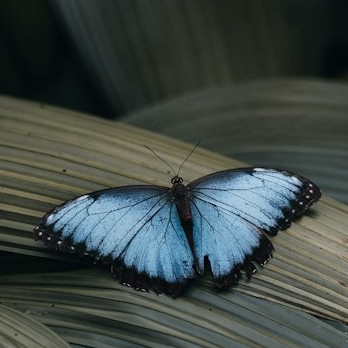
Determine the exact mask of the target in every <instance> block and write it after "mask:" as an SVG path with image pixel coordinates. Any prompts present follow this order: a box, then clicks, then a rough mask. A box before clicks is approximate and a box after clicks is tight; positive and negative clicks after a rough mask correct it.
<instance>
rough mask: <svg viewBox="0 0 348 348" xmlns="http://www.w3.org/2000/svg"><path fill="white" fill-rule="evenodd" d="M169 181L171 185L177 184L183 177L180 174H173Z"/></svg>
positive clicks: (181, 181)
mask: <svg viewBox="0 0 348 348" xmlns="http://www.w3.org/2000/svg"><path fill="white" fill-rule="evenodd" d="M171 183H172V185H173V186H175V185H178V184H182V183H183V179H182V178H181V177H180V176H178V175H175V176H174V178H172V180H171Z"/></svg>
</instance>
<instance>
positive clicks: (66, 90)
mask: <svg viewBox="0 0 348 348" xmlns="http://www.w3.org/2000/svg"><path fill="white" fill-rule="evenodd" d="M53 3H54V1H44V0H31V1H18V0H16V1H11V0H2V1H1V5H0V6H1V7H0V47H1V51H0V93H3V94H6V95H11V96H16V97H20V98H25V99H30V100H35V101H40V102H44V103H51V104H55V105H59V106H64V107H68V108H73V109H77V110H81V111H85V112H90V113H93V114H97V115H100V116H104V117H117V115H118V114H120V113H122V112H124V110H122V108H119V109H118V108H117V107H115V104H112V103H110V99H109V98H107V97H106V96H105V94H104V92H103V91H102V90H101V89H100V88H98V82H97V81H96V80H95V79H94V78H93V76H92V74H91V69H92V68H91V67H90V66H88V63H87V61H86V60H85V59H81V51H79V50H77V49H76V44H75V43H76V40H73V39H72V38H71V35H70V29H69V28H68V27H67V26H66V25H65V22H64V20H63V19H62V16H61V14H59V13H58V12H59V11H57V7H56V6H54V4H53ZM115 3H117V1H116V2H115ZM273 3H274V5H276V4H279V2H278V1H276V2H273ZM280 3H283V2H280ZM294 3H296V6H298V7H301V6H302V5H301V3H303V1H301V2H297V1H295V2H294ZM317 3H318V4H319V3H321V1H318V2H317ZM133 4H136V3H134V2H133ZM250 4H251V5H253V6H254V5H255V2H252V1H250ZM52 5H53V6H52ZM272 6H273V4H272V3H270V2H268V9H267V11H269V8H272ZM326 6H328V8H329V11H327V12H326V16H327V21H325V23H324V24H325V26H326V28H325V30H326V32H327V33H328V35H327V38H326V39H325V46H324V50H323V51H321V52H319V53H318V54H319V55H320V56H319V57H318V60H319V62H320V65H319V69H317V70H316V71H314V72H313V71H310V70H309V69H307V70H308V71H306V70H302V71H301V70H299V71H298V72H294V76H296V77H299V75H300V77H301V76H305V77H311V78H312V77H313V78H320V79H330V80H335V81H344V80H345V79H346V77H347V71H348V69H347V62H348V38H347V36H348V21H347V14H348V2H347V1H344V0H342V1H340V0H336V1H330V2H326ZM295 10H296V7H295ZM307 11H309V14H308V21H309V22H310V21H312V20H315V16H316V8H315V6H313V11H312V12H311V10H310V9H308V10H307ZM115 20H116V19H115ZM247 25H248V26H249V27H250V23H247ZM316 25H320V23H317V24H316ZM279 30H281V28H280V29H279ZM179 39H180V38H179ZM313 39H315V37H313ZM308 53H310V52H303V54H302V59H303V60H305V59H306V58H307V57H308V58H309V59H310V58H311V55H310V54H308ZM309 65H310V62H309ZM288 75H291V72H290V74H288Z"/></svg>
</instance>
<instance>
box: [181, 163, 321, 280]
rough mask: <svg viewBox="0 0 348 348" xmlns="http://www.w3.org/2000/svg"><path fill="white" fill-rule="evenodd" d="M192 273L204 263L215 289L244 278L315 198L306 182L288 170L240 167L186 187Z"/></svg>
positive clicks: (314, 188) (313, 189) (317, 194)
mask: <svg viewBox="0 0 348 348" xmlns="http://www.w3.org/2000/svg"><path fill="white" fill-rule="evenodd" d="M187 187H188V189H189V190H190V192H191V214H192V221H193V241H194V253H195V257H196V260H197V261H196V263H197V264H196V268H197V271H198V272H200V273H202V272H203V270H204V259H205V258H208V260H209V262H210V267H211V270H212V273H213V276H214V278H215V281H216V284H217V285H218V286H219V287H228V286H230V285H231V284H234V283H237V282H238V280H239V279H240V277H241V273H240V270H241V269H243V270H244V271H245V272H246V274H247V276H248V278H250V277H251V275H252V274H253V273H254V272H255V271H256V268H255V266H254V264H253V263H252V262H251V261H256V262H257V263H259V264H260V265H263V264H264V263H266V262H267V261H268V260H269V258H270V257H271V255H272V251H273V246H272V243H271V242H270V241H269V239H268V238H267V237H266V236H265V233H268V234H270V235H276V234H277V232H278V230H283V229H286V228H288V227H289V226H290V223H291V221H292V220H293V219H294V218H295V217H296V216H299V215H301V214H302V213H303V212H304V211H305V210H306V209H307V208H308V207H309V206H310V205H311V204H312V203H314V202H316V201H317V200H318V199H319V198H320V190H319V188H318V187H317V186H316V185H314V184H313V183H312V182H310V181H309V180H307V179H305V178H303V177H300V176H298V175H295V174H291V173H289V172H285V171H280V170H274V169H265V168H245V169H236V170H227V171H222V172H217V173H213V174H211V175H207V176H205V177H203V178H200V179H198V180H196V181H194V182H192V183H190V184H189V185H187Z"/></svg>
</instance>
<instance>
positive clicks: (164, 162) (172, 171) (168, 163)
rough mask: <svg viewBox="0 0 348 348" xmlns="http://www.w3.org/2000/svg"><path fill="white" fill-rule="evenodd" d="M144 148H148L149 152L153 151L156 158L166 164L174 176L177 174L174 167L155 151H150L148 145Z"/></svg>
mask: <svg viewBox="0 0 348 348" xmlns="http://www.w3.org/2000/svg"><path fill="white" fill-rule="evenodd" d="M144 147H146V148H147V149H148V150H149V151H151V152H152V153H153V154H154V155H155V156H156V157H158V158H159V159H160V160H161V161H162V162H163V163H165V164H166V165H167V166H168V167H169V168H170V169H171V170H172V172H173V174H174V176H175V175H176V174H175V170H174V169H173V167H172V166H171V165H170V164H169V163H167V162H166V161H165V160H164V159H163V158H162V157H161V156H160V155H158V154H157V153H156V152H155V151H153V150H152V149H150V148H149V147H148V146H147V145H144Z"/></svg>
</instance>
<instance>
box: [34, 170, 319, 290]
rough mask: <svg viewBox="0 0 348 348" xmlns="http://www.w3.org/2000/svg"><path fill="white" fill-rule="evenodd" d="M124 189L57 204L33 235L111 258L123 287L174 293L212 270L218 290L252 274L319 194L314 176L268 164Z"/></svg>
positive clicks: (59, 246)
mask: <svg viewBox="0 0 348 348" xmlns="http://www.w3.org/2000/svg"><path fill="white" fill-rule="evenodd" d="M171 182H172V187H171V188H167V187H160V186H150V185H142V186H126V187H119V188H112V189H107V190H102V191H97V192H93V193H91V194H88V195H84V196H81V197H78V198H75V199H72V200H70V201H68V202H66V203H63V204H62V205H60V206H58V207H56V208H54V209H53V210H52V211H51V212H49V213H47V214H46V215H45V216H44V217H43V218H42V220H41V221H40V222H39V224H38V225H37V226H36V227H35V229H34V238H35V239H39V240H43V241H44V242H45V244H46V245H47V246H48V247H50V248H54V249H57V250H60V251H64V252H67V251H68V252H74V253H78V254H88V255H91V256H93V257H95V258H97V259H101V260H104V261H105V262H108V263H111V266H112V273H113V274H114V275H115V276H116V277H117V278H118V279H119V281H120V282H121V283H122V284H127V285H130V286H132V287H134V288H135V289H144V290H148V289H149V288H152V289H154V290H155V291H156V292H157V293H162V292H164V293H166V294H168V295H171V296H176V295H177V294H178V293H179V292H180V291H181V289H182V288H183V287H184V286H185V284H186V281H187V279H190V278H193V277H195V276H196V275H197V274H202V273H204V271H206V270H207V268H210V271H211V273H212V274H213V277H214V279H215V283H216V285H217V286H218V287H229V286H231V285H233V284H236V283H238V281H239V279H240V278H241V271H243V272H245V273H246V276H247V277H248V278H250V277H251V276H252V274H253V273H255V271H256V267H255V264H254V263H257V264H260V265H263V264H265V263H266V262H267V261H268V260H269V259H270V257H271V256H272V252H273V250H274V249H273V245H272V243H271V242H270V241H269V239H268V238H267V237H266V235H265V234H269V235H276V234H277V232H278V230H282V229H286V228H288V227H289V226H290V223H291V221H292V220H293V219H294V218H296V217H297V216H300V215H302V214H303V212H304V211H305V210H306V209H307V208H308V207H309V206H310V205H311V204H312V203H314V202H316V201H317V200H318V199H319V198H320V190H319V188H318V187H317V186H316V185H314V184H313V183H312V182H310V181H309V180H307V179H305V178H303V177H301V176H298V175H295V174H292V173H289V172H286V171H280V170H275V169H266V168H242V169H235V170H226V171H222V172H217V173H213V174H210V175H207V176H205V177H202V178H200V179H197V180H195V181H193V182H191V183H189V184H188V185H186V186H185V185H184V184H183V179H182V178H180V177H179V176H175V177H174V178H173V179H172V181H171Z"/></svg>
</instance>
